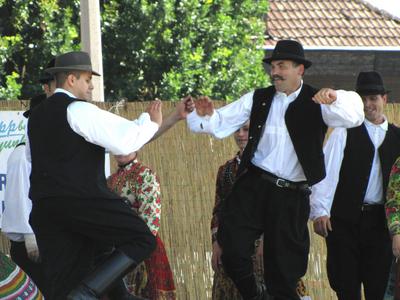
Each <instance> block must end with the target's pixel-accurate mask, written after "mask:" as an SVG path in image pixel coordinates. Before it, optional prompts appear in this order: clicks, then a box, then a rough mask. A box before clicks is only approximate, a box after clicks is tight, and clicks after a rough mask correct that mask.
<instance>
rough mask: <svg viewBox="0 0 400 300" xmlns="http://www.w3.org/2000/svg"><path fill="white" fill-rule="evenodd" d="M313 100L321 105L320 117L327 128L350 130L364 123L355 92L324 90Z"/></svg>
mask: <svg viewBox="0 0 400 300" xmlns="http://www.w3.org/2000/svg"><path fill="white" fill-rule="evenodd" d="M313 100H314V101H315V102H316V103H319V104H321V112H322V117H323V119H324V122H325V124H326V125H328V126H329V127H344V128H351V127H356V126H359V125H361V124H362V122H363V121H364V105H363V102H362V100H361V97H360V96H359V95H358V94H357V93H356V92H352V91H344V90H333V89H328V88H324V89H321V90H320V91H318V93H317V94H315V95H314V97H313Z"/></svg>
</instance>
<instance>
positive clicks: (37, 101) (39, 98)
mask: <svg viewBox="0 0 400 300" xmlns="http://www.w3.org/2000/svg"><path fill="white" fill-rule="evenodd" d="M46 98H47V96H46V94H40V95H37V96H35V97H33V98H32V99H31V100H30V101H29V109H28V110H27V111H26V112H24V113H23V115H24V117H25V118H29V115H30V114H31V112H32V109H34V108H35V107H36V106H38V105H39V104H40V102H42V101H43V100H46Z"/></svg>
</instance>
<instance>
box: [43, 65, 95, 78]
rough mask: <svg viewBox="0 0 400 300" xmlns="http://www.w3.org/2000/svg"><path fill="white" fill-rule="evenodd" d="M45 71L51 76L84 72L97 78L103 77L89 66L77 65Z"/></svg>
mask: <svg viewBox="0 0 400 300" xmlns="http://www.w3.org/2000/svg"><path fill="white" fill-rule="evenodd" d="M44 71H45V72H47V73H49V74H51V75H54V74H56V73H60V72H69V71H83V72H91V73H92V74H93V75H96V76H101V75H100V74H99V73H97V72H95V71H93V70H92V69H91V68H90V67H89V66H87V65H76V66H69V67H53V68H48V69H46V70H44Z"/></svg>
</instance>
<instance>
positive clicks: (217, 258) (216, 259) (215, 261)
mask: <svg viewBox="0 0 400 300" xmlns="http://www.w3.org/2000/svg"><path fill="white" fill-rule="evenodd" d="M221 255H222V248H221V247H220V245H219V244H218V242H217V241H215V242H214V243H213V244H212V256H211V266H212V268H213V270H214V272H217V271H218V269H219V266H220V265H222V261H221Z"/></svg>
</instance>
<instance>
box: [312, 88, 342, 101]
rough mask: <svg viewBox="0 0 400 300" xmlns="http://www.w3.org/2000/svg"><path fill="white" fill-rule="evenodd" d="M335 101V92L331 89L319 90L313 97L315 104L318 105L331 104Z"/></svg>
mask: <svg viewBox="0 0 400 300" xmlns="http://www.w3.org/2000/svg"><path fill="white" fill-rule="evenodd" d="M336 99H337V94H336V91H335V90H333V89H328V88H324V89H320V90H319V91H318V93H316V94H315V95H314V97H313V100H314V102H315V103H319V104H331V103H333V102H335V101H336Z"/></svg>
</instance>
